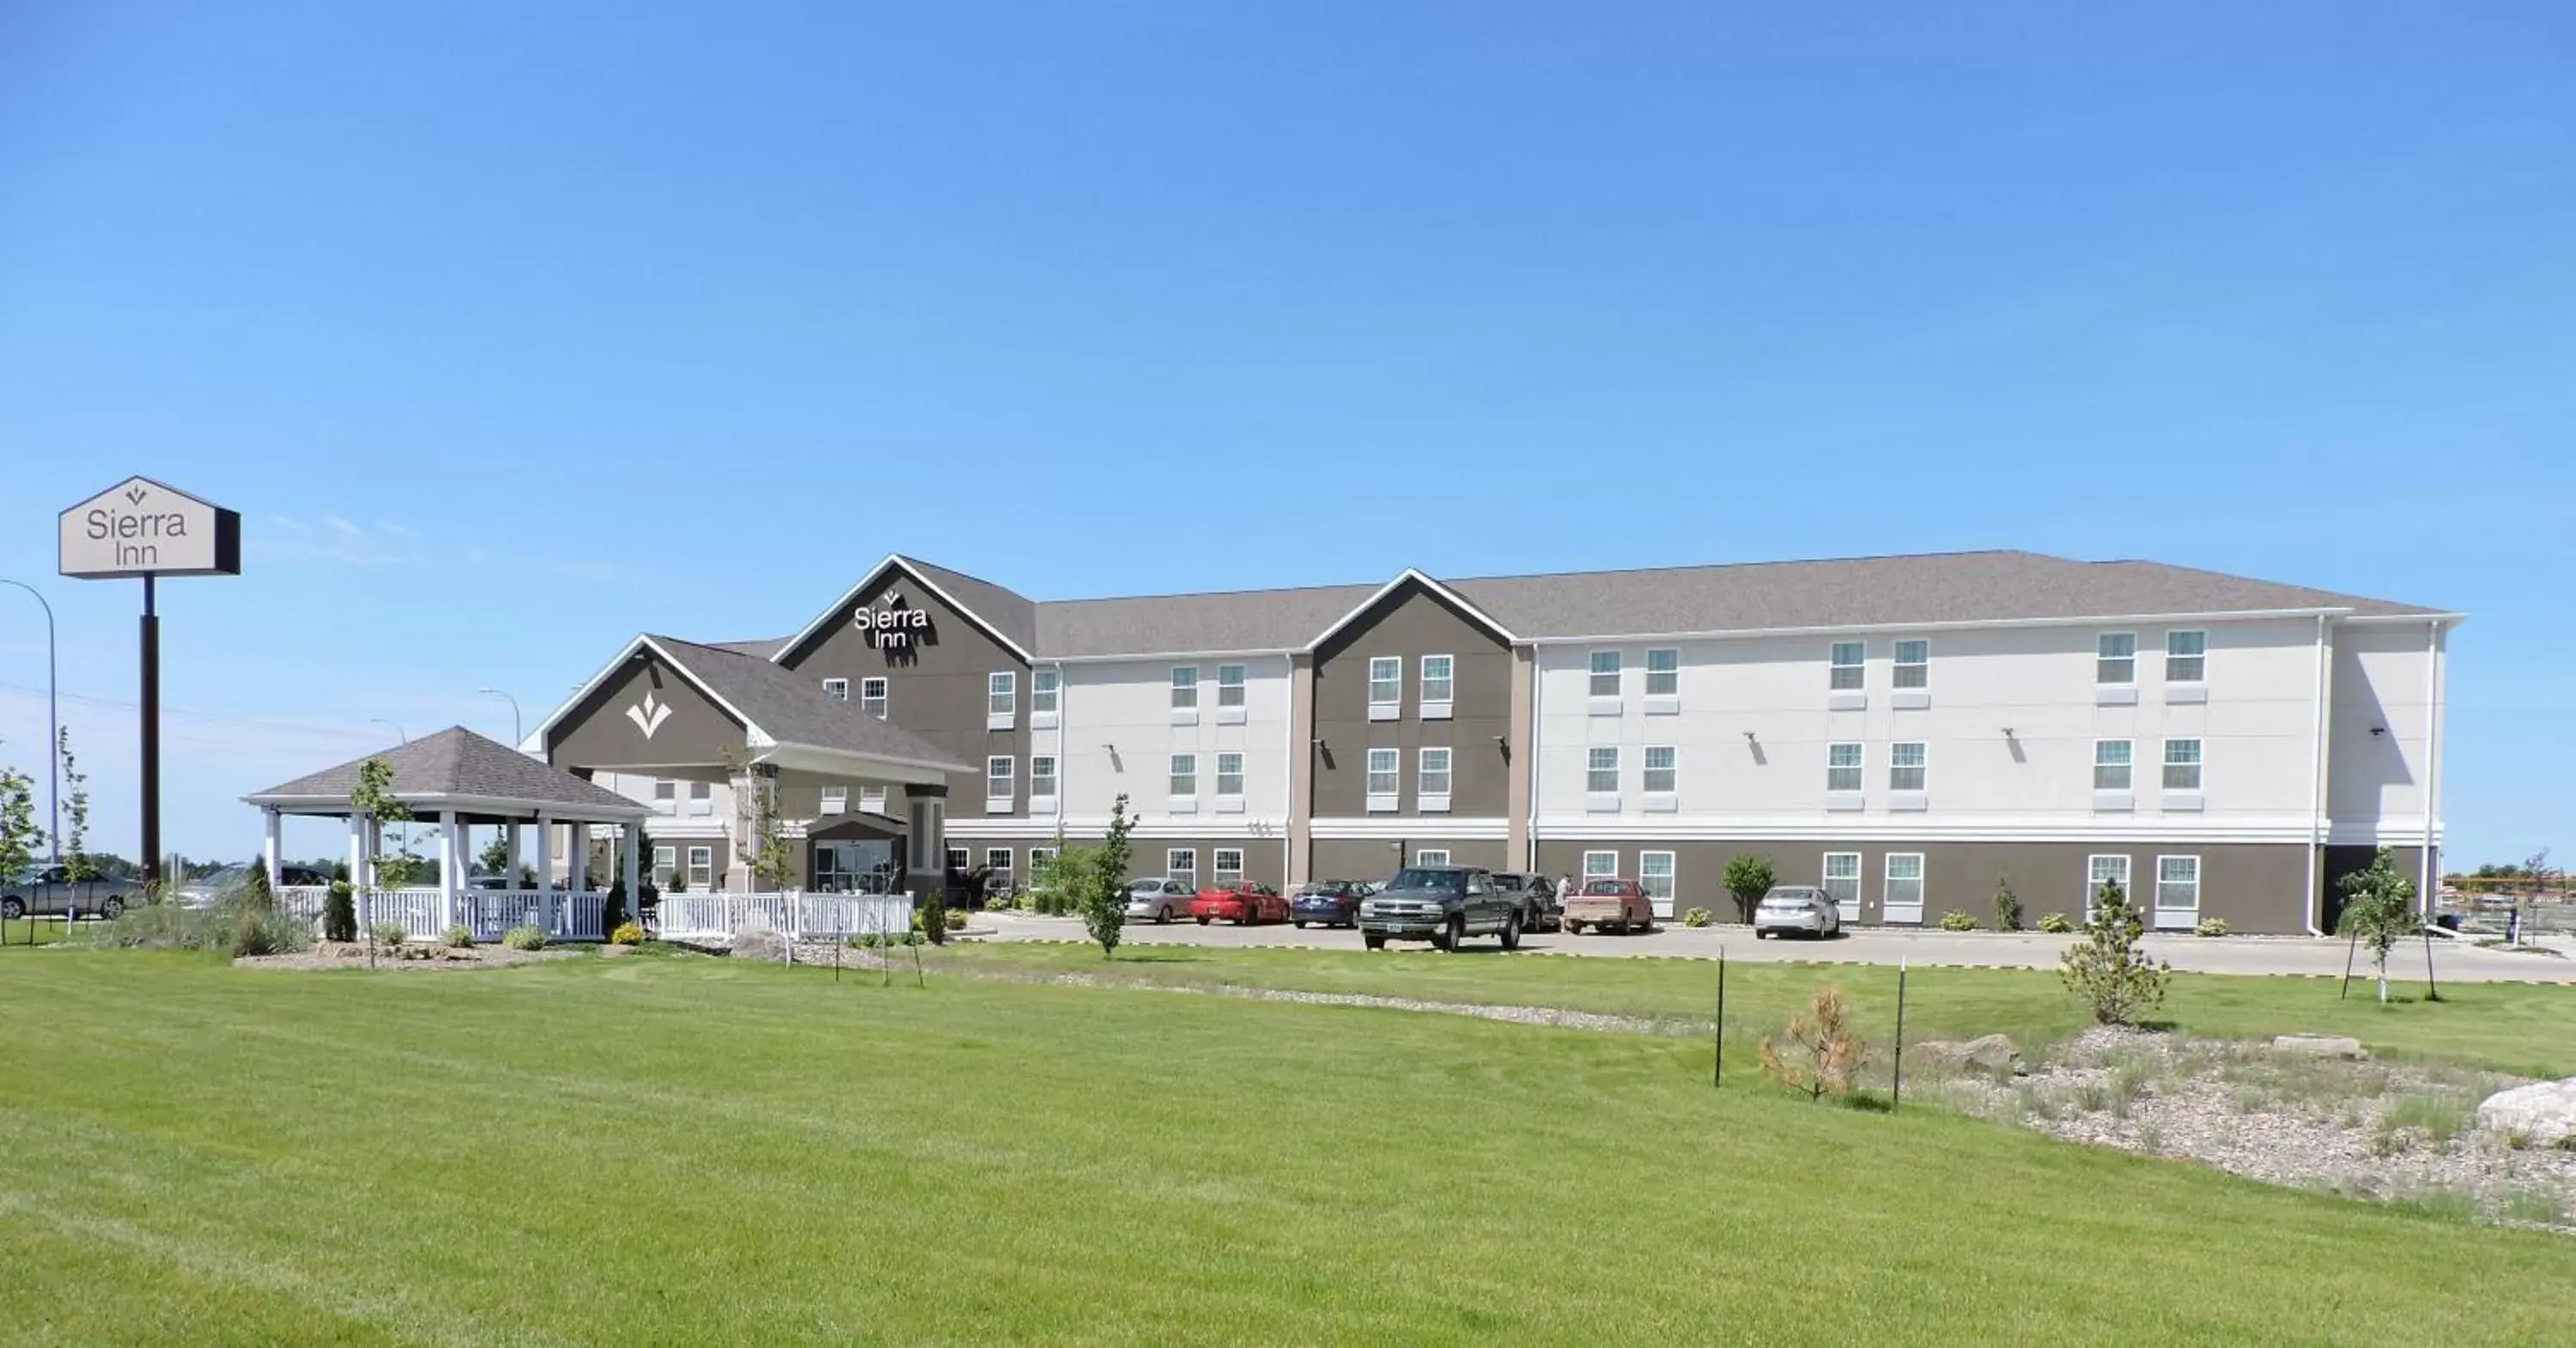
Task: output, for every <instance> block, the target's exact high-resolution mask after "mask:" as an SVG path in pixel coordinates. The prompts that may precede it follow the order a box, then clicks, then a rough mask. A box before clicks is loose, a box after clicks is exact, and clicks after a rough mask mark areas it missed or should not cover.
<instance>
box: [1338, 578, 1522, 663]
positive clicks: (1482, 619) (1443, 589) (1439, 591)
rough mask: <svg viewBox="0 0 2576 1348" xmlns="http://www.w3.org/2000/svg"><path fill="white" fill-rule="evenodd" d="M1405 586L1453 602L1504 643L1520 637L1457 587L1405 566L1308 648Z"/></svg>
mask: <svg viewBox="0 0 2576 1348" xmlns="http://www.w3.org/2000/svg"><path fill="white" fill-rule="evenodd" d="M1406 585H1418V586H1421V587H1422V589H1423V590H1424V591H1425V592H1427V593H1430V594H1433V595H1436V596H1438V597H1439V598H1441V599H1442V600H1445V601H1447V602H1448V603H1449V604H1450V605H1452V606H1453V607H1455V608H1457V609H1458V610H1459V611H1461V612H1463V613H1465V614H1466V615H1467V616H1468V617H1469V618H1471V619H1473V620H1474V621H1475V622H1476V623H1477V625H1479V626H1481V627H1483V628H1484V629H1485V630H1487V631H1489V632H1491V633H1493V634H1494V635H1495V636H1497V637H1500V638H1501V639H1502V641H1503V644H1505V645H1507V646H1508V645H1510V644H1512V643H1513V642H1514V641H1516V640H1518V638H1516V637H1514V636H1513V635H1512V633H1511V629H1510V628H1508V627H1505V626H1503V625H1502V624H1501V623H1499V622H1496V621H1494V616H1493V615H1492V614H1490V613H1487V612H1485V611H1484V610H1483V609H1482V608H1479V607H1478V606H1477V605H1476V603H1475V601H1473V600H1471V599H1468V598H1467V597H1466V596H1464V595H1461V594H1459V593H1458V592H1457V591H1456V590H1453V589H1450V588H1449V587H1448V586H1446V585H1443V584H1441V583H1440V582H1438V581H1436V580H1433V579H1432V578H1431V577H1429V576H1426V575H1424V574H1422V573H1421V572H1419V571H1416V570H1414V569H1413V568H1412V567H1409V566H1408V567H1406V568H1404V574H1403V575H1400V576H1397V577H1396V578H1395V579H1393V580H1390V581H1388V582H1387V583H1386V584H1384V585H1381V586H1379V587H1378V589H1377V592H1376V593H1375V594H1372V595H1370V596H1369V597H1368V598H1366V599H1363V600H1361V601H1360V602H1359V603H1357V604H1354V605H1352V606H1351V611H1350V612H1348V613H1345V614H1343V615H1342V616H1341V617H1339V618H1336V619H1334V620H1333V623H1332V625H1331V626H1329V627H1326V628H1325V629H1324V630H1323V631H1321V632H1318V633H1316V634H1315V636H1314V639H1313V640H1311V641H1309V642H1307V643H1306V644H1307V646H1308V647H1309V648H1312V647H1316V646H1321V645H1323V644H1324V643H1325V642H1327V641H1330V640H1332V639H1333V634H1334V633H1336V632H1339V631H1341V630H1342V629H1343V628H1345V627H1348V626H1350V625H1351V624H1352V623H1355V622H1358V621H1359V620H1360V618H1361V617H1362V616H1364V615H1365V614H1367V613H1368V611H1369V610H1370V609H1373V608H1376V607H1377V606H1378V605H1379V604H1381V603H1383V602H1385V600H1386V598H1387V596H1389V595H1391V594H1394V593H1395V592H1396V591H1397V590H1400V589H1403V588H1404V587H1405V586H1406Z"/></svg>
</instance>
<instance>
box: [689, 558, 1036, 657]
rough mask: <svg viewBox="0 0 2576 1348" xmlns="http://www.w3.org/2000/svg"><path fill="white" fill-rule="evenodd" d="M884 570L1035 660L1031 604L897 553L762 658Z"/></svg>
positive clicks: (800, 638) (788, 644) (875, 583)
mask: <svg viewBox="0 0 2576 1348" xmlns="http://www.w3.org/2000/svg"><path fill="white" fill-rule="evenodd" d="M888 570H899V571H902V572H903V573H904V574H906V575H908V576H911V577H912V578H913V581H914V582H915V583H917V584H919V585H921V586H923V587H924V588H926V589H928V590H929V591H930V592H931V593H932V594H935V595H937V596H938V597H939V599H940V601H941V602H942V603H945V604H947V605H948V607H950V608H952V609H955V610H957V612H958V614H959V615H960V616H962V617H964V618H965V619H966V621H968V622H970V623H973V624H974V625H975V626H977V627H980V628H982V629H983V630H984V634H985V635H986V636H989V637H991V638H992V639H993V640H994V641H996V642H999V643H1000V644H1001V645H1002V647H1003V648H1004V649H1006V650H1008V651H1010V652H1011V653H1012V654H1013V655H1016V656H1018V657H1020V659H1021V660H1022V661H1023V662H1027V661H1031V660H1034V659H1035V658H1036V657H1035V655H1034V654H1033V653H1032V651H1031V646H1032V644H1033V642H1034V640H1035V637H1036V631H1037V619H1036V607H1037V606H1036V605H1035V604H1033V603H1032V602H1030V601H1029V600H1027V599H1025V598H1022V597H1021V596H1019V595H1017V594H1014V593H1012V592H1011V591H1009V590H1005V589H1003V588H1002V587H1001V586H999V585H995V584H994V583H993V582H991V581H989V580H978V579H976V578H975V577H973V576H970V575H967V574H966V573H965V572H962V571H951V570H949V569H948V568H946V567H944V566H932V565H931V564H929V563H928V562H922V561H915V560H914V559H912V558H910V557H906V556H904V555H903V554H902V553H899V552H892V553H888V554H886V559H885V560H884V561H882V562H879V563H877V564H876V565H875V566H872V567H870V568H868V571H867V574H866V575H863V576H861V577H859V580H858V583H857V584H855V585H852V586H851V587H850V588H848V589H846V590H843V591H842V592H841V597H840V598H838V599H835V600H833V601H832V602H831V603H830V604H829V605H827V606H826V607H825V608H824V609H823V611H822V612H820V613H817V614H815V615H814V620H813V621H812V622H809V623H807V624H805V626H804V628H803V629H802V630H800V631H798V632H797V633H796V635H794V636H792V637H788V638H786V639H785V640H782V641H779V642H776V643H774V646H775V649H773V650H771V651H770V652H769V657H768V658H770V659H772V660H780V659H784V658H786V656H787V653H788V652H790V651H792V650H795V649H796V648H797V647H799V646H802V645H804V644H805V642H806V640H807V639H808V638H810V637H812V636H813V635H814V634H815V633H816V632H819V631H821V630H823V625H824V624H825V623H828V622H830V621H832V619H833V618H834V617H835V616H836V615H838V614H839V613H840V611H841V610H842V609H843V608H844V607H846V606H847V605H849V604H851V603H853V602H855V601H856V600H858V599H859V598H860V597H861V596H862V595H864V594H866V593H867V592H868V591H870V590H873V589H876V588H877V587H879V586H880V585H883V584H885V583H886V582H885V573H886V572H887V571H888ZM727 644H728V647H729V648H733V649H740V648H744V647H749V646H754V645H758V644H759V643H757V642H747V641H737V642H730V643H727Z"/></svg>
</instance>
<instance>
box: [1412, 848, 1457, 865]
mask: <svg viewBox="0 0 2576 1348" xmlns="http://www.w3.org/2000/svg"><path fill="white" fill-rule="evenodd" d="M1413 864H1414V865H1416V866H1446V865H1448V864H1449V849H1448V848H1446V847H1425V848H1423V849H1422V850H1421V851H1418V852H1416V853H1414V854H1413Z"/></svg>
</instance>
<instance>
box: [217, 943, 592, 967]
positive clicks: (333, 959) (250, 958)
mask: <svg viewBox="0 0 2576 1348" xmlns="http://www.w3.org/2000/svg"><path fill="white" fill-rule="evenodd" d="M407 948H409V949H415V950H417V949H420V948H421V947H407ZM427 948H428V949H430V950H432V951H434V952H435V953H434V954H432V955H431V957H430V958H428V959H396V958H393V957H392V956H390V955H388V954H386V953H385V950H384V948H383V947H381V946H379V947H377V949H376V967H377V968H378V969H392V970H397V971H401V972H428V973H438V972H442V971H455V970H470V969H506V968H508V967H510V966H511V965H514V964H540V963H543V962H545V961H547V960H577V959H582V958H584V957H586V956H588V955H590V954H591V953H592V952H591V947H589V946H578V945H577V946H552V947H549V948H547V949H544V950H512V949H510V948H509V947H508V946H498V945H478V946H473V947H470V948H463V949H459V950H450V949H448V948H446V947H444V946H432V947H427ZM233 966H234V967H235V968H240V969H364V968H366V967H367V947H366V946H365V945H364V944H363V943H359V942H354V941H353V942H347V943H342V942H336V941H325V942H322V943H321V944H319V945H316V946H314V947H313V948H312V949H311V950H300V951H297V952H296V953H294V954H291V955H246V956H244V957H242V958H240V959H237V960H234V961H233Z"/></svg>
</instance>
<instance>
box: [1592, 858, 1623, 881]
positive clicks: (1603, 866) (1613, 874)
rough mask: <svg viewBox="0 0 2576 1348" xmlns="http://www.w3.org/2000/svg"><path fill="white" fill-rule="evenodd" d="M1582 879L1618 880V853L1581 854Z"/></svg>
mask: <svg viewBox="0 0 2576 1348" xmlns="http://www.w3.org/2000/svg"><path fill="white" fill-rule="evenodd" d="M1583 878H1584V879H1586V880H1616V879H1618V878H1619V854H1618V853H1616V852H1586V853H1584V854H1583Z"/></svg>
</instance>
